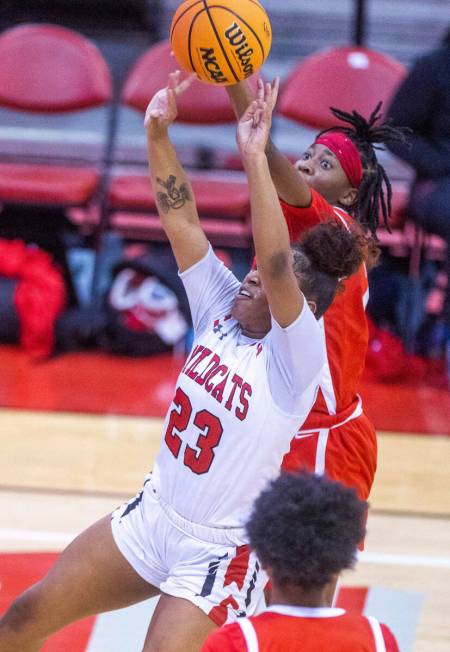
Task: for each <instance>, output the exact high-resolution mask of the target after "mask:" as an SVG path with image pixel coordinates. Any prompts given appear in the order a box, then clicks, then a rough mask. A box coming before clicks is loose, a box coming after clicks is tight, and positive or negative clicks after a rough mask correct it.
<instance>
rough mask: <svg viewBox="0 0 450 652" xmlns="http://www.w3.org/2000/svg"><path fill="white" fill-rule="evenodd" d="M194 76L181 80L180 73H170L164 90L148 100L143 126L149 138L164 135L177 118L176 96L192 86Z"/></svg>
mask: <svg viewBox="0 0 450 652" xmlns="http://www.w3.org/2000/svg"><path fill="white" fill-rule="evenodd" d="M195 78H196V75H194V74H193V75H189V76H188V77H186V79H183V80H181V72H180V71H179V70H176V71H175V72H172V73H170V75H169V80H168V83H167V86H166V88H162V89H161V90H159V91H158V92H157V93H155V95H154V96H153V97H152V99H151V100H150V102H149V104H148V106H147V110H146V112H145V117H144V126H145V128H146V130H147V133H148V135H149V136H150V137H153V138H156V137H158V136H159V135H162V134H164V133H166V131H167V128H168V127H169V126H170V125H171V124H172V122H173V121H174V120H175V118H176V117H177V102H176V98H177V95H181V93H184V91H185V90H186V89H187V88H189V86H190V85H191V84H192V82H193V81H194V79H195Z"/></svg>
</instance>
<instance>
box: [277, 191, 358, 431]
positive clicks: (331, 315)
mask: <svg viewBox="0 0 450 652" xmlns="http://www.w3.org/2000/svg"><path fill="white" fill-rule="evenodd" d="M311 193H312V201H311V205H310V206H308V207H307V208H301V207H297V206H291V205H290V204H286V203H285V202H283V201H280V203H281V207H282V209H283V213H284V217H285V219H286V222H287V225H288V229H289V235H290V238H291V242H295V241H296V240H298V238H299V236H300V235H301V234H302V233H303V232H304V231H306V230H308V229H310V228H311V227H313V226H316V225H317V224H319V223H320V222H326V221H329V220H330V219H335V220H336V221H341V222H344V223H346V224H351V223H352V218H351V217H350V215H349V214H348V213H346V212H345V211H344V210H342V209H340V208H336V207H335V206H331V204H329V203H328V202H327V201H326V200H325V199H324V198H323V197H322V196H321V195H320V194H319V193H317V192H316V191H315V190H311ZM368 293H369V286H368V280H367V273H366V269H365V266H364V265H361V267H360V269H359V270H358V271H357V272H356V273H355V274H353V276H351V277H350V278H349V279H348V280H346V281H344V290H343V291H342V292H339V293H338V294H337V295H336V297H335V299H334V301H333V303H332V304H331V306H330V307H329V308H328V310H327V311H326V313H325V315H324V318H323V319H324V326H325V340H326V348H327V358H328V365H327V367H326V370H325V377H324V378H323V381H322V382H321V387H320V391H319V394H318V397H317V400H316V403H315V405H314V407H313V409H312V412H311V414H310V416H309V417H308V419H307V421H306V422H305V424H304V425H303V429H307V428H315V427H318V428H319V427H327V426H329V425H332V423H333V421H332V420H331V421H330V420H326V419H325V420H324V418H323V417H324V415H333V414H339V413H343V412H345V411H346V410H351V406H352V405H353V406H355V405H356V403H357V391H358V386H359V382H360V379H361V375H362V373H363V370H364V363H365V357H366V350H367V345H368V339H369V333H368V326H367V320H366V315H365V305H366V303H367V299H368ZM338 420H339V419H338Z"/></svg>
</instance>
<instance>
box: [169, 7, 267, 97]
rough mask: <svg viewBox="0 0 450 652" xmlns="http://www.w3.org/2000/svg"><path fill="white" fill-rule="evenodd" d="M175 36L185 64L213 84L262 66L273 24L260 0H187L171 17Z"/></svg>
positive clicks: (179, 58) (225, 82) (179, 57)
mask: <svg viewBox="0 0 450 652" xmlns="http://www.w3.org/2000/svg"><path fill="white" fill-rule="evenodd" d="M170 42H171V46H172V50H173V53H174V55H175V57H176V59H177V61H178V63H179V65H180V66H181V67H182V68H184V69H185V70H187V71H192V72H195V73H196V74H197V76H198V78H199V79H200V80H202V81H204V82H207V83H209V84H216V85H229V84H235V83H237V82H238V81H240V80H242V79H246V78H247V77H250V75H252V74H253V73H254V72H256V71H257V70H258V69H259V68H260V67H261V66H262V64H263V63H264V61H265V60H266V59H267V55H268V54H269V51H270V46H271V43H272V30H271V26H270V20H269V17H268V16H267V13H266V11H265V9H264V7H263V6H262V5H261V4H260V3H259V2H258V0H220V3H218V2H217V0H185V1H184V2H183V3H181V4H180V6H179V7H178V9H177V10H176V12H175V14H174V17H173V19H172V25H171V29H170Z"/></svg>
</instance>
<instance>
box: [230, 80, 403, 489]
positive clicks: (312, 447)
mask: <svg viewBox="0 0 450 652" xmlns="http://www.w3.org/2000/svg"><path fill="white" fill-rule="evenodd" d="M259 84H260V85H261V84H262V82H261V81H260V82H259ZM227 91H228V93H229V96H230V98H231V101H232V104H233V107H234V110H235V112H236V114H237V115H238V116H240V115H242V113H243V112H244V111H245V109H246V107H247V106H248V105H249V103H250V102H251V101H252V99H253V94H252V90H251V89H250V87H249V86H248V84H247V82H240V83H238V84H236V85H233V86H228V87H227ZM306 92H307V91H306ZM299 102H301V97H300V98H299ZM379 110H380V105H378V106H377V107H376V109H375V110H374V112H373V113H372V115H371V116H370V118H369V120H365V119H364V118H363V117H362V116H360V115H359V114H358V113H356V112H355V111H354V112H352V113H351V114H348V113H345V112H343V111H339V110H337V109H332V112H333V114H334V116H335V117H336V118H337V120H339V121H340V123H341V124H339V125H336V127H333V128H332V129H329V130H325V131H324V132H321V133H319V135H318V136H317V137H316V139H315V140H314V142H313V143H312V144H311V146H310V147H309V148H308V149H307V150H306V151H305V152H303V154H302V155H301V156H300V158H299V160H298V161H297V163H296V164H295V165H293V164H291V162H290V161H289V160H288V159H287V157H286V156H284V155H283V154H282V153H281V152H280V151H279V150H278V149H277V148H276V146H275V145H274V143H273V142H272V141H271V140H270V139H269V141H268V144H267V148H266V154H267V159H268V162H269V168H270V174H271V177H272V180H273V182H274V185H275V188H276V190H277V193H278V196H279V199H280V203H281V207H282V209H283V213H284V216H285V219H286V222H287V225H288V229H289V235H290V238H291V242H295V241H296V240H297V239H298V238H299V236H300V235H301V234H302V233H305V232H306V231H307V230H308V229H309V228H311V227H313V226H314V225H316V224H320V223H321V222H323V221H324V220H325V221H326V220H328V219H330V217H331V218H332V219H334V220H336V221H337V222H338V223H341V224H344V225H346V226H351V225H352V224H354V223H355V222H356V223H358V224H360V225H361V226H362V227H363V229H364V230H365V232H367V233H368V234H372V236H374V235H375V232H376V228H377V225H378V217H379V213H380V211H381V213H382V215H383V219H384V222H385V223H386V224H387V222H388V218H389V214H390V209H391V205H390V200H391V186H390V182H389V179H388V177H387V175H386V173H385V171H384V169H383V167H382V166H381V165H380V164H379V163H378V161H377V157H376V152H375V149H374V143H386V142H392V141H399V140H401V141H403V140H404V139H405V136H404V132H403V130H402V129H399V128H393V127H391V126H390V125H389V124H387V123H381V124H380V123H379V119H380V118H379ZM376 257H377V248H376V246H375V241H374V240H373V239H372V238H369V237H368V247H367V256H366V261H365V264H362V265H361V267H360V268H359V270H358V271H357V273H356V274H354V275H353V276H351V277H350V278H348V279H347V280H345V281H344V286H345V289H344V292H341V293H338V294H337V295H336V298H335V299H334V301H333V304H332V306H331V307H330V309H329V310H327V312H326V314H325V315H324V319H323V322H324V331H325V341H326V349H327V361H326V364H325V367H324V371H323V374H322V378H321V380H320V389H319V392H318V395H317V398H316V401H315V404H314V407H313V409H312V411H311V413H310V414H309V416H308V419H307V420H306V422H305V423H304V424H303V426H302V428H301V429H300V430H299V431H298V433H297V436H296V438H295V439H294V440H293V441H292V445H291V450H290V452H289V454H288V455H287V456H286V457H285V459H284V462H283V468H284V469H285V470H297V469H299V468H307V469H310V470H312V471H315V472H316V473H324V472H326V473H327V474H328V475H329V476H330V477H331V478H333V479H335V480H339V481H340V482H342V483H343V484H345V485H347V486H350V487H354V488H355V489H356V491H357V492H358V495H359V497H360V498H361V499H363V500H366V499H367V498H368V496H369V493H370V489H371V486H372V483H373V479H374V476H375V471H376V463H377V443H376V434H375V430H374V427H373V425H372V423H371V422H370V420H369V419H368V417H367V415H366V414H365V413H364V411H363V407H362V403H361V398H360V396H359V395H358V386H359V382H360V379H361V375H362V372H363V370H364V363H365V356H366V350H367V344H368V326H367V320H366V316H365V307H366V303H367V300H368V294H369V289H368V282H367V271H366V267H367V266H369V265H372V264H374V262H375V261H376Z"/></svg>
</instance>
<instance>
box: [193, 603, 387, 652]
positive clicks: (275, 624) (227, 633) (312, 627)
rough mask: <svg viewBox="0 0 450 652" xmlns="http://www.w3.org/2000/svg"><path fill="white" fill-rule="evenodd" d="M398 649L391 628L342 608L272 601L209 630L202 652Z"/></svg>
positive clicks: (380, 651)
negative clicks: (260, 609)
mask: <svg viewBox="0 0 450 652" xmlns="http://www.w3.org/2000/svg"><path fill="white" fill-rule="evenodd" d="M318 650H333V652H399V648H398V645H397V642H396V640H395V637H394V635H393V634H392V632H391V630H390V629H389V628H388V627H387V626H386V625H382V624H380V623H379V622H378V621H377V620H376V619H375V618H366V617H365V616H361V615H359V614H347V613H346V612H345V611H344V610H343V609H334V608H321V609H311V608H304V607H292V606H287V605H283V606H281V605H274V606H272V607H270V608H269V609H267V611H264V612H263V613H261V614H260V615H259V616H252V617H251V618H239V619H238V621H237V622H235V623H232V624H231V625H226V626H225V627H222V628H221V629H218V630H215V631H214V632H212V633H211V634H209V636H208V638H207V639H206V641H205V643H204V645H203V647H202V649H201V652H317V651H318Z"/></svg>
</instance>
